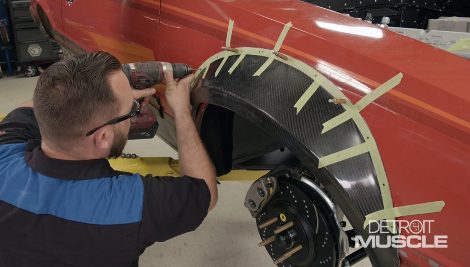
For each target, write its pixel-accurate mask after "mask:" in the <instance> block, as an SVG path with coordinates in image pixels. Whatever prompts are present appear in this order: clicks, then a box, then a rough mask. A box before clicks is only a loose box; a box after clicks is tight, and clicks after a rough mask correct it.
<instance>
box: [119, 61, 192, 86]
mask: <svg viewBox="0 0 470 267" xmlns="http://www.w3.org/2000/svg"><path fill="white" fill-rule="evenodd" d="M122 70H123V71H124V73H125V74H126V76H127V78H128V79H129V83H130V84H131V86H132V87H134V88H135V89H144V88H149V87H152V86H154V85H156V84H158V83H160V82H161V81H163V79H164V71H166V70H171V71H173V78H175V79H176V78H183V77H185V76H187V75H189V74H191V73H192V72H193V71H194V70H193V69H192V68H191V67H190V66H188V65H187V64H183V63H168V62H161V61H148V62H137V63H129V64H123V65H122Z"/></svg>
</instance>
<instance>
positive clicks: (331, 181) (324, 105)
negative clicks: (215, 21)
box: [192, 48, 399, 266]
mask: <svg viewBox="0 0 470 267" xmlns="http://www.w3.org/2000/svg"><path fill="white" fill-rule="evenodd" d="M237 49H238V53H235V52H228V51H225V52H220V53H217V54H215V55H214V56H212V57H211V58H209V59H208V60H207V61H206V62H204V63H203V64H202V65H201V67H200V70H199V73H196V76H199V77H200V76H204V79H202V80H199V81H198V82H197V83H196V84H195V85H194V87H193V90H192V99H193V104H195V105H196V106H197V105H198V104H199V103H207V104H212V105H216V106H219V107H223V108H225V109H228V110H230V111H232V112H234V113H235V114H237V115H239V116H243V117H244V118H246V119H248V120H249V121H251V122H252V123H254V124H256V125H258V126H260V127H261V128H262V129H264V130H265V131H266V132H267V133H269V134H270V135H272V136H273V137H275V138H277V139H278V140H280V142H281V143H282V144H283V145H285V146H286V147H287V148H288V149H289V150H290V151H292V152H293V153H294V154H295V155H296V157H297V158H298V159H299V160H300V161H301V162H302V164H303V165H304V166H305V167H306V168H307V169H309V171H310V172H311V173H312V174H314V176H315V177H316V178H317V179H318V181H320V182H321V184H322V185H323V186H324V188H325V190H326V191H327V193H328V194H329V195H330V196H331V197H332V200H333V201H334V202H335V203H336V204H337V205H338V206H339V207H340V208H341V209H342V211H343V212H344V214H345V215H346V216H347V218H348V219H349V221H350V223H351V224H352V226H353V227H354V229H355V230H356V232H357V234H360V235H361V236H363V238H367V237H368V235H369V234H368V232H367V228H366V229H364V228H363V227H362V226H363V223H364V219H365V216H366V215H367V214H369V213H372V212H374V211H378V210H381V209H383V208H384V194H390V191H389V188H388V182H384V181H383V177H382V179H380V177H378V175H379V174H380V173H381V172H380V170H377V168H378V167H377V161H376V158H375V156H376V153H378V150H377V146H376V145H375V141H374V140H373V136H372V135H371V134H370V131H369V129H368V128H367V129H366V130H367V131H366V130H365V129H364V125H365V126H366V127H367V125H366V124H365V121H364V120H363V119H362V117H357V116H356V117H355V118H354V119H351V120H348V121H346V122H344V123H342V124H340V125H338V126H336V127H335V128H333V129H331V130H330V131H328V132H326V133H322V128H323V126H322V124H323V123H325V122H326V121H328V120H330V119H332V118H334V117H336V116H338V115H340V114H342V113H343V112H345V110H346V111H347V109H348V106H345V105H335V104H332V103H330V102H329V99H331V98H334V97H342V98H346V97H345V96H344V95H342V93H341V91H340V90H339V89H337V91H334V90H333V89H334V88H333V89H332V86H334V85H333V84H332V83H331V82H330V81H328V79H326V78H325V77H324V76H323V75H321V74H320V73H318V72H317V71H316V70H314V69H313V68H312V67H310V66H308V65H306V64H304V63H302V62H299V61H297V60H296V59H294V58H290V57H289V59H288V60H287V61H288V62H286V61H285V60H283V59H278V58H273V57H272V51H270V50H265V49H258V48H237ZM266 58H268V61H269V60H271V58H272V60H271V62H270V63H269V64H268V65H267V68H266V69H265V70H264V72H262V74H261V75H259V76H254V75H253V74H254V73H256V72H259V69H260V67H262V65H263V64H265V63H266ZM265 65H266V64H265ZM318 79H322V80H323V81H324V82H323V83H322V84H321V85H320V86H319V88H318V90H316V92H315V93H314V94H313V95H312V96H311V97H310V99H309V100H308V102H307V103H306V105H305V106H304V107H303V109H302V111H301V112H299V113H297V111H296V110H295V109H294V104H295V103H296V102H297V100H298V99H299V98H300V97H301V96H302V95H303V94H304V92H305V90H306V89H307V88H308V87H309V86H310V85H311V84H312V83H313V82H315V81H316V80H318ZM334 87H335V86H334ZM346 99H347V98H346ZM359 116H360V115H359ZM357 120H362V121H359V122H358V121H357ZM359 124H360V125H359ZM364 132H367V133H364ZM370 142H373V145H374V146H375V148H374V146H372V147H373V149H376V150H377V151H374V152H371V151H368V153H362V154H359V155H356V156H354V157H350V158H347V159H344V160H341V161H339V162H335V163H334V164H331V165H329V166H326V167H324V168H318V164H319V160H320V159H321V158H322V157H325V156H328V155H332V154H334V153H336V152H338V151H342V150H345V149H348V148H351V147H355V146H358V145H361V144H364V143H369V144H370ZM374 159H375V161H374ZM379 160H380V157H379ZM380 164H381V161H380ZM381 167H382V168H383V166H381ZM385 179H386V177H385ZM386 190H388V191H386ZM384 191H385V192H384ZM384 237H385V236H381V238H384ZM366 251H367V253H368V256H369V259H370V261H371V263H372V264H373V265H374V266H399V258H398V251H397V250H396V249H394V248H373V249H372V248H369V247H368V248H366Z"/></svg>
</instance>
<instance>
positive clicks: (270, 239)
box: [258, 235, 276, 247]
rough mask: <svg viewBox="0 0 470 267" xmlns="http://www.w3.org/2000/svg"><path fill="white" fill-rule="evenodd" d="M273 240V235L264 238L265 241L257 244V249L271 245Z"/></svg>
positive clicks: (274, 238) (274, 237)
mask: <svg viewBox="0 0 470 267" xmlns="http://www.w3.org/2000/svg"><path fill="white" fill-rule="evenodd" d="M274 240H276V236H275V235H273V236H271V237H270V238H266V239H265V240H263V242H261V243H259V244H258V246H259V247H264V246H266V245H268V244H271V243H272V242H274Z"/></svg>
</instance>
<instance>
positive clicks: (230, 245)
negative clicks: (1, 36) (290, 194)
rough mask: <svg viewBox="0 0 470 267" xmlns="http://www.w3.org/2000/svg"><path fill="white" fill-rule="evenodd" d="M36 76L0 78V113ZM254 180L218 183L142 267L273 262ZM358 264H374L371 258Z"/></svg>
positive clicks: (258, 266)
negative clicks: (252, 199) (213, 196)
mask: <svg viewBox="0 0 470 267" xmlns="http://www.w3.org/2000/svg"><path fill="white" fill-rule="evenodd" d="M36 80H37V78H23V77H20V76H18V77H13V78H11V77H10V78H3V79H0V114H6V113H8V112H9V111H11V110H12V109H13V108H14V107H16V106H17V105H18V104H20V103H22V102H25V101H27V100H29V99H31V98H32V92H33V90H34V87H35V84H36ZM250 184H251V182H233V181H231V182H223V183H222V184H221V185H219V202H218V205H217V207H216V208H215V209H214V210H213V211H212V212H211V213H210V214H209V215H208V217H207V218H206V220H205V221H204V222H203V223H202V225H201V226H200V227H199V228H198V229H197V230H196V231H194V232H191V233H187V234H185V235H182V236H178V237H176V238H173V239H171V240H169V241H166V242H164V243H155V244H154V245H153V246H151V247H149V248H147V250H146V251H145V253H144V254H143V255H142V257H141V258H140V266H141V267H156V266H158V267H162V266H164V267H173V266H174V267H200V266H217V267H218V266H230V267H236V266H243V267H264V266H268V267H269V266H274V265H273V263H272V260H271V258H270V257H269V256H268V254H267V253H266V251H265V250H264V249H263V248H258V245H257V244H258V243H259V242H260V237H259V235H258V232H257V229H256V225H255V221H254V220H253V219H252V218H251V216H250V214H249V212H248V210H247V209H246V208H245V207H244V206H243V200H244V197H245V193H246V190H247V189H248V187H249V186H250ZM354 266H358V267H367V266H371V264H370V262H369V261H368V259H365V260H363V261H362V262H360V263H359V264H357V265H354Z"/></svg>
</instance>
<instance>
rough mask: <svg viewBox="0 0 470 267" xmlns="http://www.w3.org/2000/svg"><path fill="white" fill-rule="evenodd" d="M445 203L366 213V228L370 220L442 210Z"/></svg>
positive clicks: (389, 218)
mask: <svg viewBox="0 0 470 267" xmlns="http://www.w3.org/2000/svg"><path fill="white" fill-rule="evenodd" d="M445 205H446V203H445V202H444V201H442V200H440V201H434V202H426V203H421V204H415V205H408V206H401V207H394V208H391V209H383V210H379V211H376V212H373V213H370V214H367V215H366V219H365V221H364V229H365V228H366V227H367V225H369V222H370V221H379V220H394V219H395V217H402V216H411V215H419V214H427V213H435V212H441V211H442V209H443V208H444V206H445Z"/></svg>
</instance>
